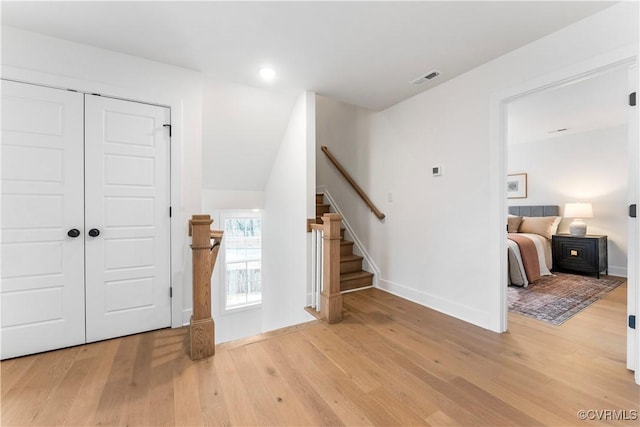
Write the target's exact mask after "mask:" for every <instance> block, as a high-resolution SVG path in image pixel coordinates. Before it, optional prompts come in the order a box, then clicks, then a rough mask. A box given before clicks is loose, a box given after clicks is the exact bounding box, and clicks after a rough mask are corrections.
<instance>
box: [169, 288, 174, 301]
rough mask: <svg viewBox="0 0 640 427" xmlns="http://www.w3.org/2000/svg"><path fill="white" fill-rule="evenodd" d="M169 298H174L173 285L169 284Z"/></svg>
mask: <svg viewBox="0 0 640 427" xmlns="http://www.w3.org/2000/svg"><path fill="white" fill-rule="evenodd" d="M169 298H173V286H169Z"/></svg>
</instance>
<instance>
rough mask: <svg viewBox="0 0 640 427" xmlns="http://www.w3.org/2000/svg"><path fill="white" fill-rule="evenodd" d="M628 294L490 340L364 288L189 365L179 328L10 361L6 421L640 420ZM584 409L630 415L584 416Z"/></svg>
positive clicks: (519, 320) (521, 322) (518, 319)
mask: <svg viewBox="0 0 640 427" xmlns="http://www.w3.org/2000/svg"><path fill="white" fill-rule="evenodd" d="M625 293H626V288H625V286H621V287H619V288H618V289H616V290H615V291H614V292H612V293H611V294H609V295H608V296H607V297H606V298H605V299H603V300H601V301H599V302H597V303H596V304H594V305H593V306H592V307H590V308H589V309H588V310H586V311H583V312H582V313H580V314H578V315H577V316H575V317H574V318H572V319H570V320H568V321H567V322H566V323H565V324H563V325H562V326H559V327H558V326H553V325H547V324H545V323H542V322H539V321H536V320H532V319H529V318H526V317H523V316H519V315H513V314H512V315H510V316H509V322H510V332H508V333H505V334H495V333H492V332H489V331H486V330H483V329H481V328H477V327H474V326H471V325H469V324H466V323H464V322H462V321H459V320H456V319H453V318H450V317H447V316H445V315H443V314H440V313H437V312H435V311H432V310H429V309H427V308H424V307H422V306H419V305H417V304H413V303H411V302H408V301H406V300H403V299H401V298H397V297H395V296H393V295H390V294H388V293H385V292H383V291H380V290H377V289H367V290H364V291H359V292H354V293H350V294H346V295H344V307H345V316H344V321H343V322H342V323H340V324H336V325H331V326H328V325H326V324H324V323H322V322H319V321H314V322H310V323H307V324H304V325H298V326H295V327H292V328H288V329H285V330H280V331H274V332H271V333H267V334H262V335H259V336H256V337H252V338H249V339H246V340H241V341H236V342H232V343H226V344H223V345H219V346H218V347H217V349H216V355H215V356H214V357H212V358H209V359H206V360H201V361H196V362H192V361H191V360H190V359H189V357H188V355H187V354H186V338H187V330H186V329H165V330H161V331H155V332H150V333H146V334H139V335H133V336H129V337H124V338H119V339H114V340H109V341H103V342H99V343H94V344H89V345H84V346H79V347H73V348H68V349H64V350H58V351H53V352H48V353H42V354H39V355H33V356H28V357H22V358H17V359H13V360H7V361H4V362H2V363H1V364H0V369H1V371H2V372H1V379H2V387H1V391H2V393H1V399H2V402H1V409H2V412H1V417H2V419H1V423H2V425H5V426H11V425H21V426H27V425H38V426H53V425H74V426H93V425H102V426H116V425H122V426H124V425H127V426H200V425H242V426H276V425H278V426H279V425H296V426H303V425H304V426H316V425H317V426H339V425H347V426H364V425H380V426H395V425H403V426H404V425H406V426H419V425H424V426H502V425H522V426H539V425H554V426H583V425H584V426H593V425H630V426H631V425H632V426H638V425H639V422H638V421H636V420H631V419H629V418H633V414H634V412H632V411H639V410H640V407H639V406H640V404H639V402H640V387H639V386H637V385H636V384H635V383H634V381H633V375H632V373H631V372H629V371H627V370H626V368H625V349H626V341H625V335H624V334H625ZM581 409H585V410H594V411H595V410H599V411H602V410H614V411H626V412H615V414H617V417H622V418H627V420H617V421H616V420H612V419H611V418H615V417H612V416H609V420H607V419H601V420H587V421H581V420H580V419H579V418H578V416H577V413H578V411H579V410H581ZM637 413H638V412H635V414H637ZM592 415H593V413H592Z"/></svg>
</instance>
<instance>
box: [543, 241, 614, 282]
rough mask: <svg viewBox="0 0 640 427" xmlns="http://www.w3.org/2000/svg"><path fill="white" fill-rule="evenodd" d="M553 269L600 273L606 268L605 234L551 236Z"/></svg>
mask: <svg viewBox="0 0 640 427" xmlns="http://www.w3.org/2000/svg"><path fill="white" fill-rule="evenodd" d="M552 243H553V269H554V270H560V271H571V272H579V273H588V274H596V275H598V276H599V275H600V272H602V271H606V270H607V236H585V237H574V236H570V235H554V236H553V241H552Z"/></svg>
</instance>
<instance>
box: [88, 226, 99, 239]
mask: <svg viewBox="0 0 640 427" xmlns="http://www.w3.org/2000/svg"><path fill="white" fill-rule="evenodd" d="M99 235H100V230H98V229H97V228H92V229H91V230H89V236H91V237H98V236H99Z"/></svg>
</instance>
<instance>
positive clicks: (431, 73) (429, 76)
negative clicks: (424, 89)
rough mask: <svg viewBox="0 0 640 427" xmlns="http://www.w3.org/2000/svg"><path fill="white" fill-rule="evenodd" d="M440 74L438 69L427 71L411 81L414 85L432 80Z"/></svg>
mask: <svg viewBox="0 0 640 427" xmlns="http://www.w3.org/2000/svg"><path fill="white" fill-rule="evenodd" d="M439 75H440V71H435V70H433V71H429V72H428V73H427V74H425V75H423V76H420V77H418V78H417V79H415V80H414V81H412V82H411V83H413V84H414V85H421V84H422V83H424V82H426V81H428V80H433V79H435V78H436V77H438V76H439Z"/></svg>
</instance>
